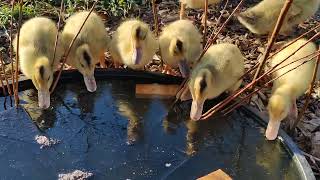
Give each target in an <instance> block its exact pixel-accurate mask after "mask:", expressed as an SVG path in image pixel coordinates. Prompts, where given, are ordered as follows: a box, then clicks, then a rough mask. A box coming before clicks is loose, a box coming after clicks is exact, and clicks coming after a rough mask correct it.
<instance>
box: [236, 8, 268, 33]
mask: <svg viewBox="0 0 320 180" xmlns="http://www.w3.org/2000/svg"><path fill="white" fill-rule="evenodd" d="M262 17H263V16H262V15H261V14H260V13H259V12H255V11H254V10H252V9H248V10H247V11H244V12H241V13H239V14H238V15H237V19H238V20H239V22H240V23H241V24H242V25H243V26H245V27H246V28H247V29H249V30H250V31H251V32H252V33H254V34H266V33H267V32H268V28H265V25H269V24H268V22H266V21H265V20H264V19H263V18H262Z"/></svg>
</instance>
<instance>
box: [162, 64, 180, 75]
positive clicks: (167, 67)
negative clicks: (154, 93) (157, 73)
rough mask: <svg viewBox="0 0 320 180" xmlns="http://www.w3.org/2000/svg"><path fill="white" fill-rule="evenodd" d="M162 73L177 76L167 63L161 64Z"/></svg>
mask: <svg viewBox="0 0 320 180" xmlns="http://www.w3.org/2000/svg"><path fill="white" fill-rule="evenodd" d="M162 73H164V74H169V75H173V76H177V73H176V72H175V71H174V70H173V69H172V68H171V67H170V66H168V65H166V64H164V65H163V70H162Z"/></svg>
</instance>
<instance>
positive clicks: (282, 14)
mask: <svg viewBox="0 0 320 180" xmlns="http://www.w3.org/2000/svg"><path fill="white" fill-rule="evenodd" d="M292 2H293V0H286V2H285V3H284V5H283V7H282V9H281V12H280V15H279V17H278V20H277V24H276V26H275V27H274V29H273V32H272V35H271V37H270V39H269V40H268V44H267V48H266V50H265V52H264V53H263V56H262V60H261V62H260V63H259V66H258V69H257V71H256V74H255V75H254V77H253V80H252V81H255V80H256V79H257V77H259V75H260V74H261V72H262V70H263V68H264V65H265V63H266V62H267V58H268V56H269V54H270V52H271V48H272V46H273V44H274V42H275V40H276V38H277V36H278V33H279V32H280V29H281V27H282V24H283V22H284V19H285V17H286V14H287V13H288V10H289V8H290V6H291V4H292ZM255 85H256V83H255V84H253V85H252V87H251V88H252V89H254V87H255Z"/></svg>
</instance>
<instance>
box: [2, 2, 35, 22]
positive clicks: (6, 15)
mask: <svg viewBox="0 0 320 180" xmlns="http://www.w3.org/2000/svg"><path fill="white" fill-rule="evenodd" d="M36 14H37V12H36V9H35V8H33V6H31V5H27V4H25V5H23V7H22V18H23V19H28V18H31V17H34V16H36ZM10 17H11V6H9V5H6V4H2V6H1V9H0V26H5V25H8V23H9V21H10ZM13 18H14V19H15V20H18V18H19V5H18V4H16V5H15V6H14V8H13Z"/></svg>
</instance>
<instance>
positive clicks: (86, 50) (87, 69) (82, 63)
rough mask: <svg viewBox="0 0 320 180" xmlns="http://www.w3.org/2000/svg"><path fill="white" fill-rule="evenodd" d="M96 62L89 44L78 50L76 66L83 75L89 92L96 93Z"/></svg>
mask: <svg viewBox="0 0 320 180" xmlns="http://www.w3.org/2000/svg"><path fill="white" fill-rule="evenodd" d="M94 62H95V61H94V60H93V56H92V54H91V51H90V47H89V45H88V44H83V45H81V46H79V47H78V48H77V50H76V58H75V62H74V66H75V67H76V68H77V69H78V70H79V72H80V73H81V74H82V75H83V79H84V82H85V84H86V87H87V90H88V91H89V92H94V91H96V89H97V84H96V80H95V78H94V68H95V63H94Z"/></svg>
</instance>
